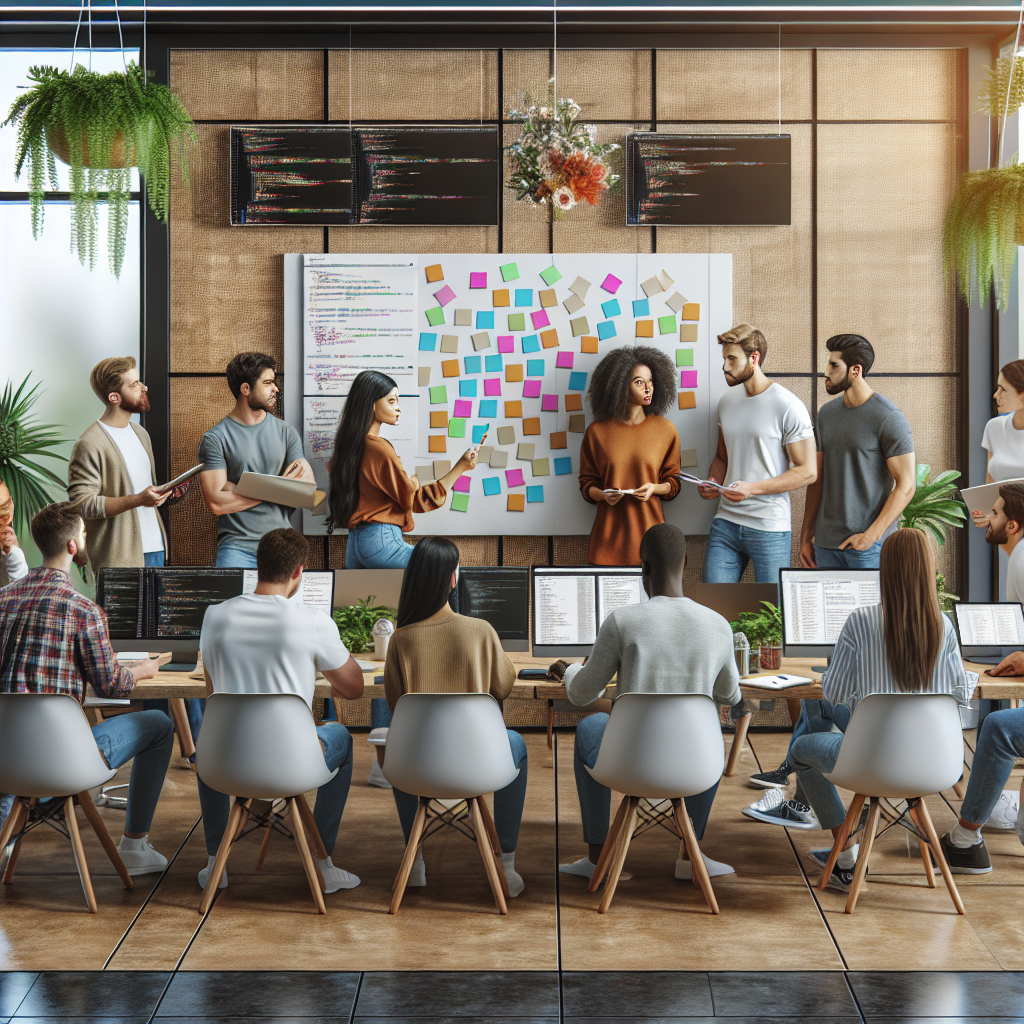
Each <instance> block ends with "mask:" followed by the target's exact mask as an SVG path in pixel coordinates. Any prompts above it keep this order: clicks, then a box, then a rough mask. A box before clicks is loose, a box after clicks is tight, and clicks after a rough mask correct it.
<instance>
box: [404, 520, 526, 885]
mask: <svg viewBox="0 0 1024 1024" xmlns="http://www.w3.org/2000/svg"><path fill="white" fill-rule="evenodd" d="M458 571H459V549H458V548H457V547H456V546H455V545H454V544H453V543H452V542H451V541H450V540H447V539H446V538H444V537H425V538H424V539H423V540H421V541H420V542H419V543H418V544H417V545H416V547H415V548H413V552H412V557H411V558H410V559H409V564H408V566H407V568H406V570H405V578H404V579H403V580H402V593H401V595H400V597H399V600H398V628H397V629H396V630H395V633H394V635H393V636H392V637H391V642H390V643H389V644H388V656H387V661H386V662H385V663H384V692H385V694H386V696H387V701H388V705H389V706H390V708H391V710H392V711H394V709H395V705H396V704H397V703H398V700H399V698H400V697H401V696H402V694H405V693H489V694H491V696H492V697H494V698H495V700H498V701H503V700H504V699H505V698H506V697H507V696H508V695H509V693H511V692H512V684H513V683H514V682H515V681H516V670H515V667H514V666H513V664H512V662H511V660H510V659H509V657H508V655H507V654H506V653H505V652H504V651H503V650H502V649H501V641H500V640H499V639H498V634H497V633H495V632H494V628H493V627H492V626H491V624H490V623H489V622H487V621H485V620H484V619H471V618H469V617H468V616H465V615H457V614H456V613H455V612H453V611H452V610H451V608H450V607H449V606H448V597H449V595H450V594H451V592H452V590H454V589H455V584H456V581H457V580H458ZM508 739H509V744H510V745H511V747H512V760H513V761H514V762H515V764H516V767H517V768H518V769H519V776H518V778H516V779H515V781H514V782H511V783H510V784H509V785H507V786H506V787H505V788H504V789H502V790H499V791H498V792H497V793H495V794H494V825H495V828H496V829H497V831H498V840H499V842H500V843H501V866H502V867H503V868H504V870H505V878H506V880H507V881H508V890H509V895H511V896H518V895H519V894H520V893H521V892H522V891H523V879H522V878H521V877H520V875H518V874H517V873H516V870H515V855H516V844H517V843H518V842H519V825H520V823H521V822H522V819H523V804H524V803H525V801H526V767H527V766H526V743H525V742H524V741H523V737H522V736H520V735H519V733H517V732H513V731H512V730H511V729H509V730H508ZM394 794H395V804H396V805H397V807H398V817H399V820H400V821H401V823H402V831H403V832H404V833H405V840H406V842H408V841H409V832H410V831H411V829H412V823H413V819H414V818H415V817H416V808H417V805H418V803H419V801H418V800H417V797H416V796H415V795H411V794H409V793H403V792H402V791H401V790H398V789H396V790H395V791H394ZM409 885H426V868H425V867H424V864H423V854H422V852H420V853H418V854H417V855H416V862H415V864H414V865H413V869H412V875H411V876H410V878H409Z"/></svg>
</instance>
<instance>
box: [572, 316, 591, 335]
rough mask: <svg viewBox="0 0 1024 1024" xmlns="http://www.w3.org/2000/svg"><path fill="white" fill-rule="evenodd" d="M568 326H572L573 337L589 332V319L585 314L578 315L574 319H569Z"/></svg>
mask: <svg viewBox="0 0 1024 1024" xmlns="http://www.w3.org/2000/svg"><path fill="white" fill-rule="evenodd" d="M569 326H570V327H571V328H572V336H573V337H574V338H578V337H580V336H581V335H583V334H589V333H590V321H589V320H587V318H586V317H585V316H578V317H576V319H575V320H570V321H569Z"/></svg>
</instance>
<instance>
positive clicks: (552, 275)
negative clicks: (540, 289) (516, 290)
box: [540, 267, 562, 288]
mask: <svg viewBox="0 0 1024 1024" xmlns="http://www.w3.org/2000/svg"><path fill="white" fill-rule="evenodd" d="M540 279H541V280H542V281H543V282H544V283H545V284H546V285H547V286H548V287H549V288H550V287H551V286H552V285H553V284H554V283H555V282H556V281H561V280H562V275H561V274H560V273H559V272H558V271H557V270H555V268H554V267H548V269H547V270H542V271H541V272H540Z"/></svg>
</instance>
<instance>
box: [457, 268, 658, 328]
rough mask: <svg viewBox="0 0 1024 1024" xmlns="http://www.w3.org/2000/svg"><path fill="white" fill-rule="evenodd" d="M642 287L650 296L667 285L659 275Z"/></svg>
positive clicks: (645, 293) (648, 280)
mask: <svg viewBox="0 0 1024 1024" xmlns="http://www.w3.org/2000/svg"><path fill="white" fill-rule="evenodd" d="M640 287H641V288H643V290H644V295H646V296H647V298H650V297H651V296H652V295H657V294H658V292H663V291H664V290H665V286H664V285H663V284H662V283H661V282H660V281H659V280H658V279H657V277H651V278H648V279H647V280H646V281H644V283H643V284H642V285H640ZM455 315H456V316H458V315H459V311H458V310H455ZM455 322H456V323H458V322H459V321H458V320H456V321H455Z"/></svg>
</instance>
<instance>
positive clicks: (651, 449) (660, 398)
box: [580, 345, 680, 565]
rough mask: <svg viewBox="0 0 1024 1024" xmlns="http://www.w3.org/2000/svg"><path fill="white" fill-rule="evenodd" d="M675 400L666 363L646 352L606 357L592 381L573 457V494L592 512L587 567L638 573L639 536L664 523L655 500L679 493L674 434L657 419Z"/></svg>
mask: <svg viewBox="0 0 1024 1024" xmlns="http://www.w3.org/2000/svg"><path fill="white" fill-rule="evenodd" d="M675 395H676V369H675V367H674V366H673V365H672V361H671V360H670V359H669V358H668V356H666V355H665V353H664V352H660V351H659V350H658V349H656V348H651V347H649V346H646V345H636V346H624V347H623V348H617V349H613V350H612V351H611V352H609V353H608V355H606V356H605V357H604V359H602V360H601V362H600V363H598V365H597V369H596V370H595V371H594V373H593V376H592V377H591V380H590V390H589V392H588V394H587V399H588V401H589V402H590V407H591V409H592V410H593V414H594V422H593V423H591V424H590V426H589V427H587V432H586V434H584V436H583V446H582V448H581V449H580V491H581V493H582V494H583V497H584V499H585V500H586V501H589V502H590V503H591V504H593V505H597V516H596V517H595V519H594V526H593V528H592V529H591V531H590V550H589V552H588V554H587V561H588V562H590V563H591V564H592V565H639V564H640V541H641V540H642V539H643V535H644V534H645V533H646V532H647V531H648V530H649V529H650V528H651V527H652V526H655V525H656V524H657V523H663V522H665V513H664V511H663V510H662V507H661V502H662V499H664V500H665V501H671V500H672V499H673V498H674V497H675V496H676V495H677V494H678V493H679V486H680V485H679V434H678V432H677V431H676V428H675V427H674V426H673V425H672V423H671V422H669V420H667V419H665V416H664V413H665V411H666V410H667V409H668V407H669V405H671V403H672V399H673V398H675ZM623 490H627V491H632V492H633V493H632V494H620V493H618V492H619V491H623Z"/></svg>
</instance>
